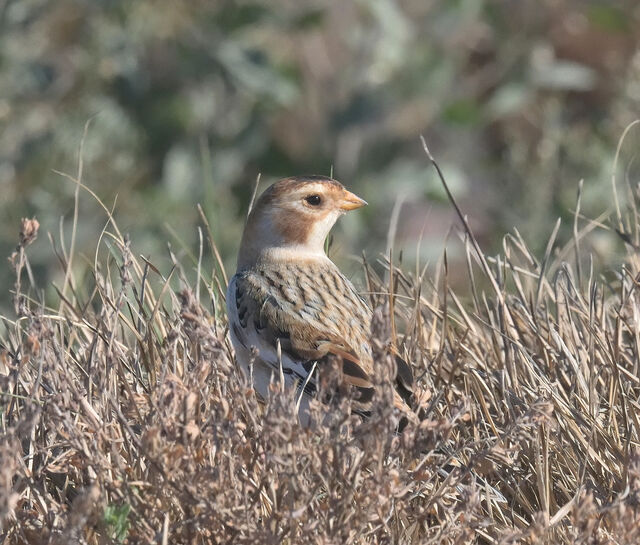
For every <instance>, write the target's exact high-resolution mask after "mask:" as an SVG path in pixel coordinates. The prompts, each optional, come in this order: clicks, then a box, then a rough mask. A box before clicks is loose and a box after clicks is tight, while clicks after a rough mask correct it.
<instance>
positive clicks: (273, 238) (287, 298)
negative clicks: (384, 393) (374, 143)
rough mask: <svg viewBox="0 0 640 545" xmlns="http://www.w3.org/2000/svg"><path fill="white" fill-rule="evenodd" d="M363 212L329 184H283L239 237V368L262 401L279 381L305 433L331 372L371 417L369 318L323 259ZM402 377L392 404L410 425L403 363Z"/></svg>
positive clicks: (232, 306) (232, 323)
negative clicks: (337, 232) (338, 227)
mask: <svg viewBox="0 0 640 545" xmlns="http://www.w3.org/2000/svg"><path fill="white" fill-rule="evenodd" d="M366 204H367V203H366V201H365V200H363V199H362V198H360V197H358V196H357V195H355V194H354V193H352V192H350V191H348V190H347V189H346V188H345V187H344V186H343V185H342V183H340V182H338V181H337V180H334V179H333V178H329V177H325V176H316V175H312V176H294V177H289V178H284V179H281V180H279V181H277V182H276V183H274V184H273V185H271V186H270V187H269V188H268V189H266V190H265V191H264V192H263V193H262V195H261V196H260V197H259V198H258V200H257V201H256V203H255V206H254V207H253V208H252V209H251V211H250V213H249V216H248V218H247V222H246V225H245V228H244V233H243V235H242V240H241V243H240V248H239V252H238V259H237V269H236V273H235V274H234V276H233V277H232V278H231V280H230V282H229V286H228V288H227V294H226V302H227V310H228V319H229V333H230V337H231V341H232V344H233V347H234V350H235V353H236V360H237V362H238V364H239V367H240V368H241V369H242V370H243V372H244V373H245V375H246V376H247V378H248V380H250V382H251V383H252V387H253V389H254V390H255V391H256V392H257V394H258V395H259V397H261V398H263V399H266V398H267V396H268V393H269V385H270V383H271V382H272V381H274V380H276V381H277V380H280V379H281V378H284V381H285V386H287V387H293V388H295V389H296V395H297V396H298V397H297V400H298V401H297V405H298V418H299V421H300V423H301V424H302V425H303V426H308V425H309V423H310V413H309V403H310V401H311V399H312V398H313V397H315V396H316V395H317V394H318V390H319V388H320V387H321V385H322V384H323V377H324V376H328V375H329V374H330V371H329V370H330V369H335V368H336V367H337V371H338V373H337V376H338V377H339V378H338V383H339V384H338V386H339V388H338V389H341V388H342V389H345V388H346V389H348V390H349V391H350V392H351V393H352V394H353V402H352V410H353V411H354V412H356V413H358V414H361V415H364V416H366V415H367V414H368V413H369V409H370V406H371V402H372V399H373V394H374V390H375V377H376V368H375V362H374V359H373V354H372V345H371V340H370V335H371V320H372V309H371V308H370V306H369V305H368V303H367V301H366V300H365V299H364V298H363V297H362V296H361V295H360V294H359V293H358V291H357V289H356V288H355V287H354V285H353V284H352V283H351V281H350V280H349V279H348V278H347V277H346V276H345V275H344V274H342V272H341V271H340V269H339V268H338V267H337V266H336V265H335V263H334V262H333V261H331V259H329V257H328V256H327V255H326V253H325V250H324V247H325V240H326V238H327V236H328V234H329V231H330V230H331V228H332V227H333V225H334V224H335V223H336V221H337V220H338V218H339V217H340V216H342V215H343V214H344V213H346V212H349V211H352V210H356V209H358V208H361V207H363V206H365V205H366ZM398 377H399V378H398V379H397V384H396V386H397V389H395V390H394V391H393V405H394V407H396V408H397V409H399V410H400V413H401V414H404V415H407V416H411V409H410V407H409V405H408V397H407V396H409V395H410V382H411V380H412V376H411V369H410V367H409V366H408V364H406V363H405V362H404V361H400V363H399V365H398ZM334 386H335V385H334ZM401 394H404V397H403V395H401Z"/></svg>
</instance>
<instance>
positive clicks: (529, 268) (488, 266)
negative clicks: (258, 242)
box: [0, 186, 640, 544]
mask: <svg viewBox="0 0 640 545" xmlns="http://www.w3.org/2000/svg"><path fill="white" fill-rule="evenodd" d="M78 187H80V186H78ZM629 217H631V218H634V217H635V214H630V215H629ZM618 219H619V225H618V228H619V230H620V231H621V232H622V234H623V236H624V237H626V238H627V240H628V241H629V242H632V238H633V232H634V229H635V230H636V232H637V227H638V224H637V221H636V220H629V221H630V223H629V222H628V221H626V216H625V211H624V210H623V211H622V212H620V213H619V215H618ZM37 227H38V226H37V224H36V223H33V222H31V221H30V220H26V221H25V222H24V223H23V228H22V233H21V236H20V242H19V245H18V248H17V250H16V253H15V254H14V256H12V260H11V262H12V265H13V267H14V269H15V272H16V279H17V280H16V285H15V294H14V301H15V310H16V316H17V318H16V319H15V320H12V319H10V318H8V317H5V318H2V320H1V321H0V323H2V324H3V327H0V381H1V382H0V384H1V386H0V392H1V394H2V398H1V400H0V409H1V411H2V412H1V415H2V420H1V426H2V428H1V430H0V431H1V433H2V442H1V444H0V453H1V454H0V456H1V460H2V467H1V468H0V524H1V526H0V532H1V535H2V537H3V538H4V541H3V542H4V543H10V544H18V543H29V544H41V543H42V544H44V543H52V544H67V543H89V544H99V543H114V542H116V543H117V542H123V543H163V544H166V543H194V544H195V543H197V544H200V543H251V544H255V543H291V544H298V543H315V544H329V543H336V544H342V543H411V544H415V543H471V542H478V543H502V544H507V543H550V544H551V543H553V544H556V543H576V544H577V543H580V544H582V543H584V544H587V543H589V544H592V543H593V544H595V543H629V544H632V543H633V544H635V543H638V542H639V541H640V456H639V450H638V445H639V441H640V420H639V413H638V408H639V406H638V399H639V397H640V370H639V365H640V363H639V354H638V352H639V341H640V336H639V334H640V316H639V308H640V307H639V306H638V303H639V301H638V300H639V298H640V294H639V293H638V290H637V289H636V288H637V286H638V283H637V276H638V272H639V269H638V264H637V261H636V260H635V259H634V257H633V256H634V252H635V250H630V254H629V255H630V257H629V260H628V261H627V264H626V265H625V266H624V267H623V268H622V269H620V270H619V271H617V275H616V277H615V280H614V281H612V282H609V283H604V281H603V280H602V279H601V278H599V277H597V276H596V275H595V274H593V273H591V272H589V269H588V268H587V267H585V263H588V261H585V260H586V259H588V256H586V255H582V251H581V250H580V245H579V241H580V240H581V239H582V237H583V235H585V234H586V233H588V231H589V230H591V229H592V227H593V225H592V224H590V223H585V227H584V229H582V230H581V229H579V228H578V227H579V226H578V222H577V223H576V231H575V238H574V240H573V241H572V245H570V246H568V247H567V248H566V249H565V251H556V250H555V249H554V240H553V237H552V240H550V243H549V246H548V251H547V253H546V255H545V256H543V258H542V260H539V259H537V258H536V257H535V256H533V255H531V254H530V253H529V251H528V250H527V247H526V245H525V244H524V242H523V241H522V240H521V239H520V237H519V236H518V235H517V234H516V235H515V236H508V237H506V238H505V240H504V251H503V253H502V255H500V256H497V257H495V258H493V259H490V258H489V257H488V256H484V255H482V254H479V253H478V251H477V250H478V248H477V245H476V243H475V241H474V240H473V239H472V238H471V237H469V236H468V234H467V235H466V236H465V239H464V241H465V248H466V258H467V263H468V273H469V282H470V293H471V294H472V296H470V297H469V298H468V300H466V301H462V300H461V298H460V297H459V296H458V295H456V293H454V292H453V291H452V290H451V289H450V288H449V287H448V285H447V265H446V259H443V262H442V263H441V264H440V265H438V266H435V267H432V268H430V269H428V270H423V271H415V272H413V273H410V272H409V271H407V270H403V269H402V268H398V267H396V266H395V265H392V264H391V262H390V261H389V260H381V262H380V263H379V265H380V266H376V267H375V269H376V270H378V271H381V274H382V276H383V277H384V278H380V277H379V276H378V275H377V274H376V273H375V271H374V267H371V266H369V265H367V264H366V263H365V266H364V272H365V274H364V275H363V277H364V278H365V279H366V284H367V291H368V292H369V294H370V298H371V303H372V304H373V305H374V307H375V308H377V309H378V311H377V314H376V320H375V327H374V331H373V337H374V344H375V346H376V350H377V353H378V355H379V360H380V367H381V369H383V370H385V369H387V366H386V365H384V362H386V360H387V359H388V357H387V356H386V354H387V351H386V346H388V344H389V343H390V342H393V343H396V344H397V346H399V347H400V349H401V350H402V351H403V352H404V354H405V355H406V358H407V360H408V361H410V362H411V363H412V365H413V366H414V372H415V375H416V377H417V384H418V386H417V400H416V403H417V404H418V405H420V406H421V411H422V413H423V417H424V418H423V420H422V422H421V423H420V424H419V425H414V424H409V425H408V426H407V428H406V429H405V430H404V431H403V432H402V433H401V434H396V433H394V424H393V421H394V417H393V415H392V414H390V411H389V410H388V409H387V408H386V407H387V405H386V404H385V403H384V398H385V391H384V389H382V394H381V395H380V402H379V403H378V405H377V406H376V411H375V414H374V417H373V418H371V419H369V420H367V421H365V422H362V421H360V420H359V419H356V418H353V419H352V418H348V417H346V416H344V415H345V414H347V412H348V411H346V410H345V409H346V405H348V403H349V400H340V399H336V400H334V402H333V404H332V405H331V406H329V407H320V406H316V407H314V411H315V415H316V418H317V419H318V420H320V419H321V418H322V419H324V422H323V424H322V425H316V426H315V428H314V429H312V430H304V429H301V428H300V427H299V426H298V425H297V424H296V423H295V418H294V414H295V408H294V402H293V400H292V396H291V395H290V394H289V393H288V392H281V391H279V388H278V385H277V384H274V388H273V396H272V398H271V399H269V400H268V402H267V403H266V404H264V405H262V404H260V403H258V401H257V400H256V398H255V396H254V394H253V392H252V391H251V389H250V388H249V387H248V386H247V384H246V383H245V382H243V380H242V379H241V378H240V377H239V376H238V374H237V373H236V371H235V367H234V365H233V363H232V360H233V357H232V353H231V349H230V345H229V341H228V339H227V337H226V330H225V317H224V315H223V312H222V310H221V309H223V308H224V305H223V295H222V293H223V289H222V286H223V285H224V283H225V280H224V278H223V275H222V274H221V272H220V271H218V272H217V273H214V274H213V275H212V276H211V277H206V278H203V277H202V276H201V273H202V274H204V271H202V270H201V267H200V266H199V265H198V266H197V270H198V280H197V282H195V286H193V285H192V286H191V287H189V281H188V280H187V278H186V275H185V273H184V271H183V269H182V267H181V265H180V264H179V263H178V262H177V261H176V262H175V267H174V269H173V270H172V271H171V273H170V274H169V277H170V278H164V277H162V275H161V274H160V273H159V271H158V270H157V269H156V268H155V267H154V266H153V265H152V264H150V263H148V262H146V261H145V260H143V259H142V258H138V257H136V255H135V253H134V252H133V251H132V249H131V244H130V242H129V241H128V240H127V239H126V237H124V236H122V235H121V234H120V232H119V230H118V228H117V226H116V225H115V223H114V222H112V223H111V224H110V227H109V229H108V230H105V233H104V234H103V236H102V237H101V240H100V241H99V242H98V250H99V251H98V252H97V254H96V255H97V256H98V255H100V257H96V259H95V262H94V266H93V267H90V274H89V275H87V277H88V278H85V280H84V281H82V282H80V281H79V280H77V279H76V278H75V277H74V275H73V274H72V271H73V270H77V267H76V268H73V267H71V261H72V252H71V251H60V253H59V255H58V257H59V259H60V262H61V266H62V268H63V269H64V270H65V271H67V273H68V274H66V275H65V282H64V285H63V286H62V287H60V288H59V290H58V293H59V307H58V308H49V307H45V306H43V305H42V304H40V303H39V302H38V298H39V296H38V293H39V292H38V291H37V290H36V289H35V286H32V285H31V282H32V281H31V280H29V279H30V278H31V274H30V269H29V261H28V255H27V252H26V248H27V246H28V245H29V244H30V243H31V242H32V241H33V239H34V238H35V236H36V235H37ZM107 246H108V247H109V248H110V250H109V251H108V252H105V248H106V247H107ZM629 247H630V248H631V246H629ZM572 249H575V252H574V251H572ZM103 254H104V255H103ZM566 256H577V261H576V260H575V259H574V265H571V264H569V263H566V262H564V261H563V259H564V258H565V257H566ZM578 264H581V267H578V266H577V265H578ZM196 265H197V263H196ZM173 277H176V278H179V279H180V283H181V285H182V286H184V287H183V289H182V290H181V291H175V290H174V289H173V288H172V285H173V284H172V281H173V280H174V279H173ZM25 286H26V288H25ZM200 300H206V301H207V304H206V307H207V308H205V306H202V305H201V304H200V302H199V301H200Z"/></svg>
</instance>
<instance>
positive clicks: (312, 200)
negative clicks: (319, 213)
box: [304, 195, 322, 206]
mask: <svg viewBox="0 0 640 545" xmlns="http://www.w3.org/2000/svg"><path fill="white" fill-rule="evenodd" d="M304 200H305V201H307V203H308V204H310V205H311V206H319V205H320V203H321V202H322V199H321V198H320V195H309V196H307V197H305V198H304Z"/></svg>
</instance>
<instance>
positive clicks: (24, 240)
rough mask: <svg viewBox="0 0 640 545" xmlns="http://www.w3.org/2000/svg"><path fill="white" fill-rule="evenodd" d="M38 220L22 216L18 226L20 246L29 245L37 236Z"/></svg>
mask: <svg viewBox="0 0 640 545" xmlns="http://www.w3.org/2000/svg"><path fill="white" fill-rule="evenodd" d="M39 228H40V222H39V221H38V220H37V219H36V218H31V219H29V218H22V224H21V226H20V246H23V247H24V246H29V244H31V243H32V242H33V241H34V240H35V239H36V238H37V237H38V229H39Z"/></svg>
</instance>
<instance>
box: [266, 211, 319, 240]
mask: <svg viewBox="0 0 640 545" xmlns="http://www.w3.org/2000/svg"><path fill="white" fill-rule="evenodd" d="M329 214H330V211H329V210H323V211H317V212H315V213H311V212H309V213H308V214H305V213H298V214H281V215H278V216H276V217H275V218H274V225H275V227H276V229H278V232H279V233H280V235H281V236H282V238H283V239H284V240H286V241H287V242H289V243H292V244H305V243H306V242H307V241H308V240H309V236H310V235H311V232H312V231H313V227H314V225H315V223H316V222H318V221H322V220H323V219H325V218H326V217H327V216H328V215H329Z"/></svg>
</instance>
